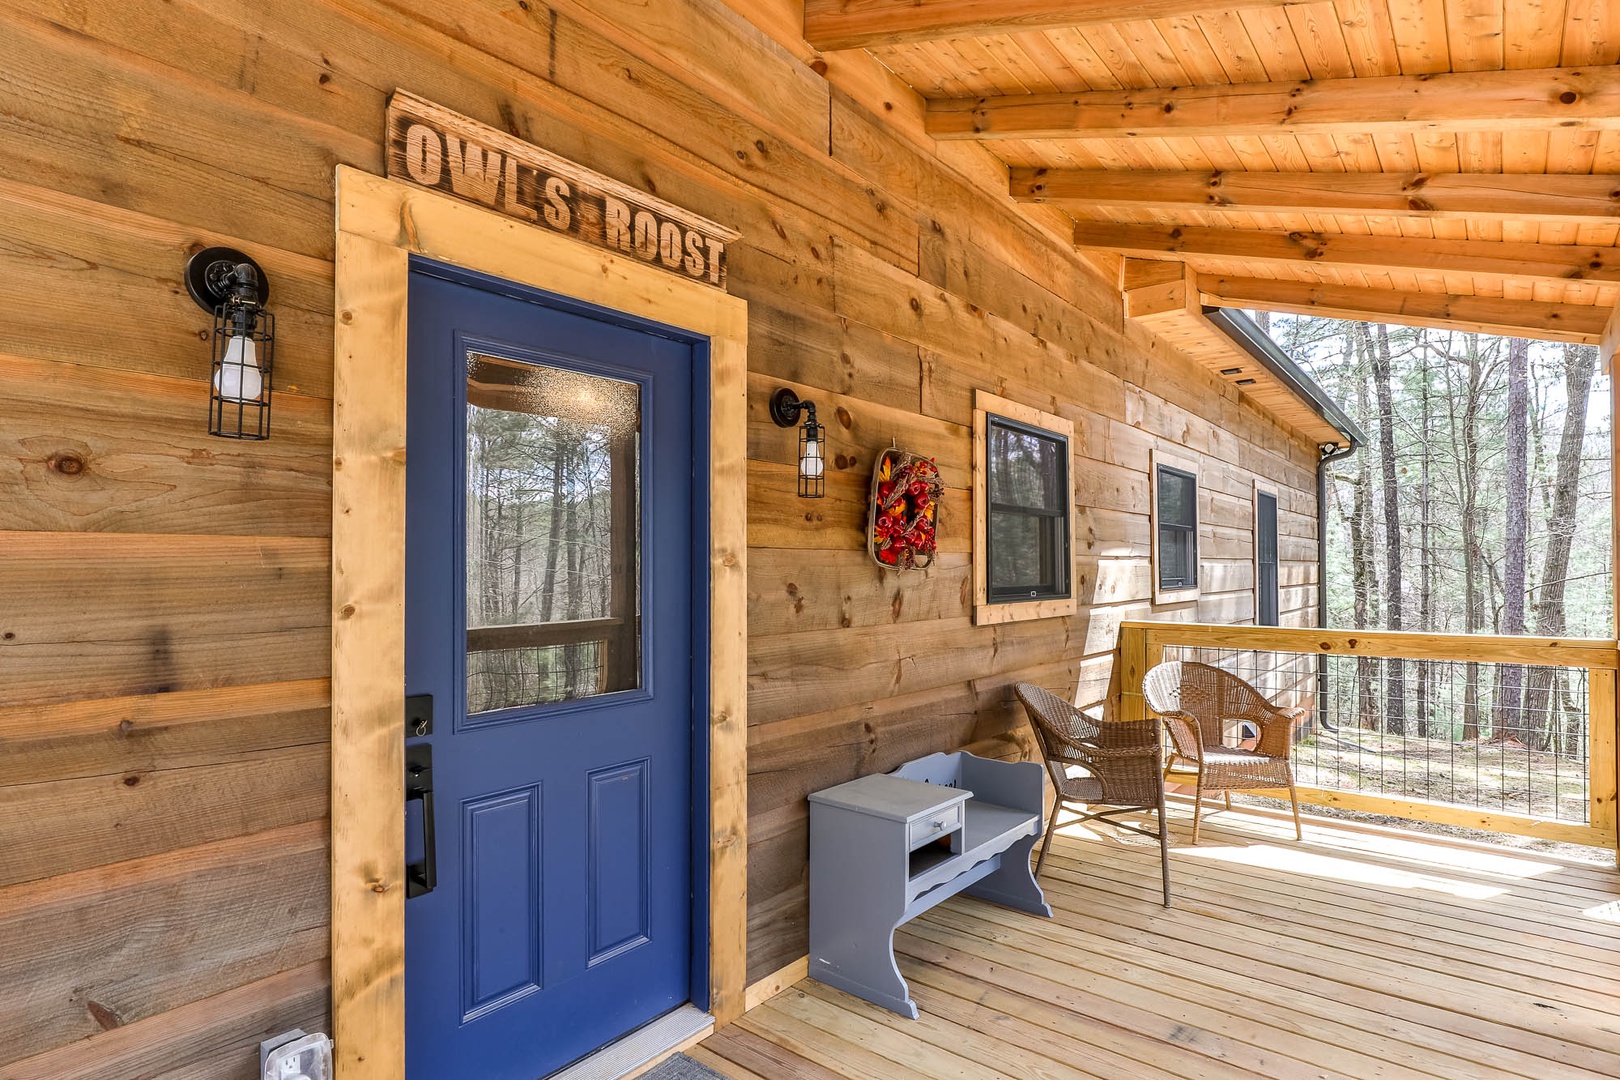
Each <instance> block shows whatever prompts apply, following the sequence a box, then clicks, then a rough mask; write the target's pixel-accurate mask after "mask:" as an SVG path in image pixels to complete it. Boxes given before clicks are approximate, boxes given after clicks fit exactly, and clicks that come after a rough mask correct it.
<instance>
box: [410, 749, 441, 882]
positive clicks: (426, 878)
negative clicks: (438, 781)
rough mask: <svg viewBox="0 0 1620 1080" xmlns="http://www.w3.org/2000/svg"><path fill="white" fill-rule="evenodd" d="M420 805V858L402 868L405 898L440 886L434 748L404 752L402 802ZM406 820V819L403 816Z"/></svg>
mask: <svg viewBox="0 0 1620 1080" xmlns="http://www.w3.org/2000/svg"><path fill="white" fill-rule="evenodd" d="M413 799H414V800H417V801H419V802H420V803H421V804H422V857H421V858H420V859H418V860H416V861H415V862H408V863H406V864H405V898H406V899H410V898H411V897H414V896H422V895H424V894H426V893H430V892H432V891H433V888H434V886H435V885H437V884H438V883H439V858H438V852H437V850H436V848H437V845H436V844H435V842H434V836H433V747H432V746H431V745H417V746H407V747H406V748H405V801H406V802H407V803H409V802H411V801H412V800H413ZM406 820H407V821H408V820H409V815H408V814H407V815H406Z"/></svg>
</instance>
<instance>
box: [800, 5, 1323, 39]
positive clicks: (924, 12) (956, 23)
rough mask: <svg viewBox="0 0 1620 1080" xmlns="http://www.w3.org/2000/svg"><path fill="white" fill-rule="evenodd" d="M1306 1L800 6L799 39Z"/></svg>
mask: <svg viewBox="0 0 1620 1080" xmlns="http://www.w3.org/2000/svg"><path fill="white" fill-rule="evenodd" d="M1307 2H1309V0H1227V2H1226V3H1221V2H1220V0H805V4H804V39H805V40H806V41H808V42H809V43H810V44H811V45H814V46H815V47H816V48H818V49H823V50H833V49H875V48H881V47H882V46H884V45H902V44H905V43H907V42H912V41H938V40H941V39H944V38H958V37H974V36H980V35H985V34H1009V33H1017V32H1020V31H1025V30H1053V29H1063V28H1068V27H1075V26H1097V25H1103V24H1107V23H1116V22H1124V21H1127V20H1132V19H1171V18H1184V17H1189V16H1195V15H1207V14H1211V13H1213V12H1224V11H1231V10H1234V9H1239V8H1270V7H1287V6H1289V5H1291V4H1299V3H1307Z"/></svg>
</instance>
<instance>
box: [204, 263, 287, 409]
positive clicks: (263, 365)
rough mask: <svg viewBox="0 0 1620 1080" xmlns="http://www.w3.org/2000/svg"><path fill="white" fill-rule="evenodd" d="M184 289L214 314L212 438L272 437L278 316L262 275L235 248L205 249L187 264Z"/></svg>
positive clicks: (268, 287) (210, 400)
mask: <svg viewBox="0 0 1620 1080" xmlns="http://www.w3.org/2000/svg"><path fill="white" fill-rule="evenodd" d="M186 289H187V290H188V291H189V292H190V293H191V298H192V299H193V300H195V301H197V305H198V306H199V307H201V308H202V309H203V310H204V311H208V312H212V313H213V316H214V333H213V337H212V342H213V354H214V362H213V369H212V371H211V373H210V380H209V385H210V387H211V390H210V395H209V406H208V434H210V435H218V436H219V437H220V438H222V439H268V438H269V437H270V372H271V368H272V366H273V364H274V361H275V348H276V317H275V316H274V315H272V314H270V313H269V312H268V311H266V310H264V305H265V304H266V303H267V302H268V301H269V299H270V282H269V281H268V280H266V278H265V276H264V271H263V270H261V269H260V268H259V264H258V263H256V262H254V261H253V260H252V259H250V258H248V256H246V255H244V254H243V253H242V252H240V251H237V250H236V249H234V248H223V247H213V248H205V249H203V250H202V251H199V252H197V254H195V255H193V256H192V257H191V258H190V260H188V261H187V262H186Z"/></svg>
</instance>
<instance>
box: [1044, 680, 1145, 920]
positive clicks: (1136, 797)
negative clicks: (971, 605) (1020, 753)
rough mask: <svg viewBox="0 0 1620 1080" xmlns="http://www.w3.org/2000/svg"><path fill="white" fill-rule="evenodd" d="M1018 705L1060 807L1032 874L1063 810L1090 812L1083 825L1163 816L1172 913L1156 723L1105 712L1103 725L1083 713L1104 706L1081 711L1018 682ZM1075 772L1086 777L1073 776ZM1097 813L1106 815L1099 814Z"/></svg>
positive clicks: (1055, 810) (1048, 826)
mask: <svg viewBox="0 0 1620 1080" xmlns="http://www.w3.org/2000/svg"><path fill="white" fill-rule="evenodd" d="M1013 689H1014V690H1015V691H1016V692H1017V694H1018V700H1019V701H1021V702H1023V703H1024V711H1025V712H1027V713H1029V722H1030V724H1031V725H1033V726H1034V728H1035V738H1036V740H1037V741H1038V742H1039V743H1040V746H1041V753H1042V755H1043V756H1044V757H1045V758H1046V767H1047V769H1048V771H1050V772H1051V774H1052V783H1053V785H1054V786H1055V787H1056V788H1057V796H1058V797H1057V801H1056V802H1054V803H1053V805H1052V817H1051V820H1049V821H1048V822H1047V823H1046V839H1045V840H1044V841H1042V842H1041V854H1040V857H1039V858H1038V859H1036V860H1035V874H1036V876H1039V875H1040V872H1041V865H1042V864H1043V863H1045V862H1046V852H1047V849H1048V848H1050V847H1051V846H1052V830H1053V829H1054V828H1055V827H1056V825H1057V815H1058V811H1059V810H1060V809H1062V808H1063V806H1064V805H1065V804H1070V805H1071V808H1073V807H1072V804H1075V803H1079V804H1082V805H1084V806H1085V807H1086V810H1084V811H1076V812H1077V813H1079V814H1080V820H1081V821H1092V820H1096V819H1100V818H1112V817H1113V816H1114V815H1116V814H1128V813H1134V812H1136V811H1139V810H1157V811H1158V812H1159V831H1158V835H1157V839H1158V841H1159V863H1160V870H1161V873H1162V875H1163V878H1164V906H1165V907H1169V906H1170V835H1169V832H1168V830H1167V829H1166V827H1165V819H1164V749H1163V744H1162V741H1161V739H1160V736H1159V725H1158V722H1157V721H1155V720H1141V721H1134V722H1125V721H1119V720H1115V719H1114V718H1113V717H1112V716H1110V715H1109V714H1108V712H1107V711H1106V709H1105V711H1104V712H1103V713H1102V718H1101V719H1093V718H1091V717H1089V716H1087V715H1085V712H1084V711H1083V709H1084V710H1092V709H1097V708H1099V707H1102V706H1104V704H1105V703H1104V702H1094V703H1093V704H1091V705H1086V706H1084V707H1083V709H1077V708H1075V707H1074V706H1073V705H1070V704H1069V703H1068V702H1066V701H1064V700H1063V699H1062V698H1060V697H1058V696H1057V695H1056V694H1053V693H1051V692H1049V691H1046V690H1043V689H1041V688H1040V687H1039V686H1033V685H1031V684H1030V683H1019V684H1018V685H1017V686H1016V687H1014V688H1013ZM1075 767H1078V768H1079V769H1080V770H1083V771H1084V772H1085V773H1086V774H1088V775H1082V776H1074V775H1070V773H1071V770H1073V769H1074V768H1075ZM1096 806H1106V807H1109V809H1106V810H1095V809H1092V808H1093V807H1096ZM1109 824H1111V825H1113V826H1114V827H1115V828H1119V829H1128V830H1130V831H1131V832H1134V833H1140V834H1141V835H1143V836H1147V837H1153V836H1154V834H1153V833H1151V832H1149V831H1148V830H1146V829H1144V828H1140V827H1138V826H1136V825H1128V824H1126V823H1124V822H1122V821H1110V822H1109Z"/></svg>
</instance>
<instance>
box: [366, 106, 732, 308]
mask: <svg viewBox="0 0 1620 1080" xmlns="http://www.w3.org/2000/svg"><path fill="white" fill-rule="evenodd" d="M386 139H387V148H388V155H387V170H388V175H389V176H390V177H393V178H395V179H399V180H409V181H410V182H411V183H413V184H420V185H421V186H422V187H427V188H432V189H433V190H435V191H442V192H444V193H445V194H446V195H451V196H454V197H455V198H458V199H463V200H465V201H467V202H470V203H477V204H479V205H481V206H487V207H489V208H490V209H491V210H494V211H497V212H499V213H502V214H506V215H507V216H508V217H514V218H517V219H518V220H519V221H527V222H530V223H532V224H534V225H536V226H538V227H541V228H547V229H552V230H554V231H556V232H562V233H567V234H568V235H570V236H573V237H577V238H578V239H580V240H583V241H584V242H585V243H587V244H591V245H592V246H594V247H599V248H606V249H607V250H608V251H612V252H616V253H619V254H623V255H634V256H636V257H637V258H640V259H641V260H642V261H643V262H646V263H650V264H652V265H654V266H658V267H660V268H662V269H665V270H668V271H669V272H671V273H674V274H680V275H682V276H683V277H688V278H691V279H692V280H694V281H701V282H704V283H705V284H708V285H713V286H715V287H716V288H721V289H723V288H725V286H726V245H727V244H729V243H731V242H732V241H734V240H736V239H737V238H738V236H740V235H741V234H740V233H737V232H735V231H733V230H731V229H728V228H726V227H725V226H723V225H717V224H715V223H714V222H712V221H710V220H708V219H707V218H703V217H699V216H698V215H696V214H693V213H689V212H687V211H685V210H682V209H681V208H680V207H678V206H673V205H671V204H670V203H667V202H664V201H663V200H662V199H658V198H654V197H653V196H651V195H648V194H646V193H645V192H642V191H638V190H636V189H635V188H633V187H630V186H629V185H628V184H621V183H619V182H618V181H617V180H614V179H612V178H610V177H606V176H603V175H601V174H600V173H595V172H592V171H591V170H589V169H587V168H585V167H584V166H581V165H576V164H575V163H574V162H572V161H568V160H567V159H565V158H561V157H558V156H557V155H556V154H553V153H551V152H550V151H549V150H542V149H541V148H540V147H538V146H535V145H534V144H532V143H526V142H523V141H522V140H520V139H514V138H513V137H512V136H510V135H507V134H506V133H504V132H502V131H500V130H498V129H496V128H492V127H490V126H489V125H487V124H480V123H479V122H478V121H476V120H472V119H469V118H467V117H465V116H462V115H460V114H458V113H453V112H451V111H450V110H449V109H446V108H444V107H442V106H440V105H435V104H433V103H432V102H431V101H424V100H423V99H421V98H419V97H417V96H416V95H415V94H411V93H408V92H406V91H404V90H396V91H394V93H393V94H392V95H391V96H390V97H389V99H388V130H387V133H386Z"/></svg>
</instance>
